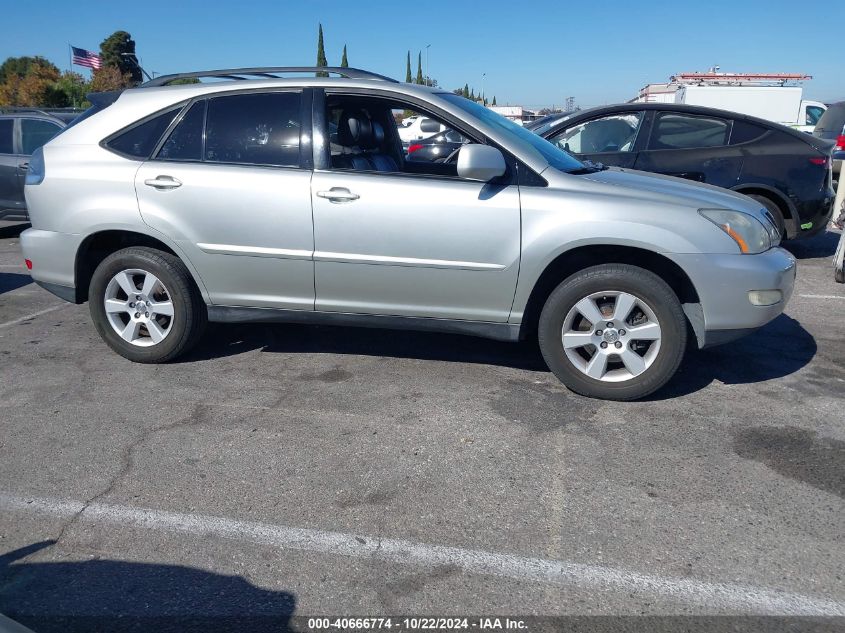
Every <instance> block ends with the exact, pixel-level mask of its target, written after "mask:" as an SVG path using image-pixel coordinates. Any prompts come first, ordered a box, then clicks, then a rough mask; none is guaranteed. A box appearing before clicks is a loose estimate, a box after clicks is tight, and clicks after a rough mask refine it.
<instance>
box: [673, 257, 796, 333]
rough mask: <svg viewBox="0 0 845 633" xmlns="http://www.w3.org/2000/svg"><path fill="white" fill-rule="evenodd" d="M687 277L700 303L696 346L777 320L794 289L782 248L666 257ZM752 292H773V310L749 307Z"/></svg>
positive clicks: (793, 269) (792, 271) (792, 262)
mask: <svg viewBox="0 0 845 633" xmlns="http://www.w3.org/2000/svg"><path fill="white" fill-rule="evenodd" d="M668 257H669V258H670V259H671V260H672V261H674V262H675V263H676V264H678V266H680V267H681V268H682V269H683V270H684V271H685V272H686V273H687V275H688V276H689V278H690V280H691V281H692V283H693V285H694V286H695V289H696V291H697V293H698V297H699V300H700V303H701V310H702V315H703V320H704V323H703V331H702V332H698V334H699V346H701V347H707V346H710V345H719V344H721V343H727V342H729V341H731V340H734V339H737V338H739V337H741V336H744V335H746V334H750V333H751V332H753V331H754V330H756V329H758V328H760V327H762V326H764V325H765V324H766V323H768V322H769V321H771V320H772V319H775V318H776V317H778V316H779V315H780V314H781V313H782V312H783V310H784V308H785V307H786V304H787V302H788V301H789V299H790V297H792V292H793V290H794V287H795V273H796V264H795V258H793V257H792V255H791V254H790V253H789V252H787V251H785V250H784V249H782V248H772V249H770V250H768V251H766V252H765V253H760V254H759V255H668ZM753 290H758V291H759V290H779V291H780V293H781V300H780V301H778V302H777V303H774V304H773V305H766V306H759V305H754V304H753V303H751V299H750V297H749V293H750V292H751V291H753Z"/></svg>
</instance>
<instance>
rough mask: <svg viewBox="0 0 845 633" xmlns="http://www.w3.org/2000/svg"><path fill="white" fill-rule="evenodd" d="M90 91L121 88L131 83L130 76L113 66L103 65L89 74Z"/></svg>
mask: <svg viewBox="0 0 845 633" xmlns="http://www.w3.org/2000/svg"><path fill="white" fill-rule="evenodd" d="M90 85H91V92H109V91H111V90H123V89H124V88H127V87H129V86H131V85H132V76H131V75H129V74H128V73H127V74H125V75H124V74H121V72H120V70H119V69H118V68H116V67H114V66H103V67H101V68H98V69H97V70H95V71H94V72H93V74H92V75H91V84H90Z"/></svg>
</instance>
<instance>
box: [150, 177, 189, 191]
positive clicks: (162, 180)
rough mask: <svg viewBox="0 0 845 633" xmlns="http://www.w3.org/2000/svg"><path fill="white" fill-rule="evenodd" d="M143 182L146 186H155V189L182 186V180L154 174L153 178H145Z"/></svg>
mask: <svg viewBox="0 0 845 633" xmlns="http://www.w3.org/2000/svg"><path fill="white" fill-rule="evenodd" d="M144 184H145V185H147V186H148V187H155V188H156V189H176V187H181V186H182V182H181V181H180V180H176V179H175V178H173V177H172V176H156V177H155V178H149V179H147V180H145V181H144Z"/></svg>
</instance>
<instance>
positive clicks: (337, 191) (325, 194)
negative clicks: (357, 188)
mask: <svg viewBox="0 0 845 633" xmlns="http://www.w3.org/2000/svg"><path fill="white" fill-rule="evenodd" d="M317 197H319V198H325V199H326V200H328V201H329V202H334V203H335V204H336V203H338V202H352V201H353V200H357V199H358V198H360V197H361V196H359V195H358V194H357V193H352V192H351V191H349V189H347V188H346V187H332V188H331V189H329V190H328V191H318V192H317Z"/></svg>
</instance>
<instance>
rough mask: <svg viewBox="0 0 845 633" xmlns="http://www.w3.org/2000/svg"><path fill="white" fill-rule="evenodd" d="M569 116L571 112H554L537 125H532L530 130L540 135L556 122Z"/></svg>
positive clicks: (560, 121)
mask: <svg viewBox="0 0 845 633" xmlns="http://www.w3.org/2000/svg"><path fill="white" fill-rule="evenodd" d="M570 118H572V115H571V114H556V115H553V116H550V117H547V118H545V119H543V120H542V122H541V123H540V124H539V125H532V126H531V131H532V132H534V134H539V135H541V136H542V135H543V134H544V133H545V132H548V131H549V130H551V129H552V128H553V127H555V126H556V125H557V124H558V123H562V122H563V121H566V119H570Z"/></svg>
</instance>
